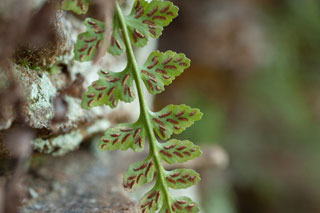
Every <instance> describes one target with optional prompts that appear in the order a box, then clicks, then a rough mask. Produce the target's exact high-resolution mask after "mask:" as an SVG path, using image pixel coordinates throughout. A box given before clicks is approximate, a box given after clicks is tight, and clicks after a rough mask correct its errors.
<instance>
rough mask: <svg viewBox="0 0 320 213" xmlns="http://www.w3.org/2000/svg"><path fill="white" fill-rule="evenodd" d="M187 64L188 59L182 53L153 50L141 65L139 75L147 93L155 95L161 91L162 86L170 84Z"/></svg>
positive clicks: (188, 62)
mask: <svg viewBox="0 0 320 213" xmlns="http://www.w3.org/2000/svg"><path fill="white" fill-rule="evenodd" d="M189 66H190V59H188V58H187V57H186V56H185V54H183V53H176V52H173V51H171V50H169V51H166V52H160V51H154V52H152V53H151V54H150V56H149V57H148V59H147V61H146V63H145V64H144V65H143V66H142V68H141V77H142V80H143V82H144V84H145V86H146V88H147V89H148V91H149V93H151V94H153V95H155V94H159V93H161V92H163V91H164V86H167V85H169V84H171V83H172V81H173V80H174V79H175V77H177V76H179V75H180V74H181V73H182V72H183V71H184V70H185V69H187V68H188V67H189Z"/></svg>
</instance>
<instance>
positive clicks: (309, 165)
mask: <svg viewBox="0 0 320 213" xmlns="http://www.w3.org/2000/svg"><path fill="white" fill-rule="evenodd" d="M174 3H175V4H177V5H178V6H179V7H180V16H179V17H178V18H177V19H176V20H175V21H174V22H173V23H172V24H171V25H170V26H169V27H168V28H166V30H165V31H164V36H162V37H161V38H162V39H160V49H161V50H167V49H172V50H174V51H177V52H185V53H186V54H187V56H188V57H190V58H191V59H192V66H191V68H189V69H188V70H186V71H185V73H184V74H183V75H181V76H180V77H178V78H177V79H176V81H175V83H174V84H172V85H171V86H169V87H168V89H167V90H166V92H165V93H163V94H161V95H159V96H157V98H156V108H157V109H160V108H162V107H163V106H165V105H166V104H169V103H175V104H179V103H185V104H188V105H190V106H192V107H198V108H200V109H201V110H202V112H204V114H205V115H204V118H203V119H202V121H200V122H197V123H196V125H193V127H191V128H190V130H188V131H186V132H185V134H184V135H181V136H180V137H181V138H188V139H190V140H192V141H194V142H195V143H197V144H202V145H214V144H218V145H220V146H221V147H223V148H224V149H225V150H226V152H227V153H228V155H229V157H230V164H229V166H228V168H227V169H225V170H224V171H217V172H213V173H212V178H211V180H210V179H209V180H208V179H206V180H205V181H207V182H202V184H203V185H205V186H210V187H209V188H208V187H205V190H203V192H202V196H203V197H202V198H203V203H202V205H203V207H204V212H210V213H211V212H213V213H271V212H272V213H277V212H279V213H280V212H281V213H298V212H299V213H305V212H307V213H313V212H315V213H318V212H320V169H319V164H320V154H319V153H320V125H319V124H320V73H319V71H320V70H319V68H320V1H319V0H303V1H302V0H201V1H198V0H185V1H181V0H176V1H174Z"/></svg>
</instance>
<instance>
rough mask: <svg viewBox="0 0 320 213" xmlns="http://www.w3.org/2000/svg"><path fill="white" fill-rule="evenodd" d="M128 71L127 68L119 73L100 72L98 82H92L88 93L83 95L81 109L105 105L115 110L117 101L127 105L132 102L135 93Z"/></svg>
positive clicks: (128, 68)
mask: <svg viewBox="0 0 320 213" xmlns="http://www.w3.org/2000/svg"><path fill="white" fill-rule="evenodd" d="M130 69H131V68H130V67H127V68H126V69H125V70H124V71H122V72H119V73H116V72H106V71H103V70H101V71H100V72H99V80H97V81H94V82H93V83H92V85H91V86H89V88H88V91H87V92H86V93H84V94H83V96H82V107H83V108H85V109H91V108H92V107H95V106H102V105H103V104H105V105H108V106H110V107H111V108H115V107H116V106H117V105H118V102H119V100H121V101H124V102H127V103H129V102H132V101H133V100H134V99H135V93H134V89H133V75H132V74H131V71H130Z"/></svg>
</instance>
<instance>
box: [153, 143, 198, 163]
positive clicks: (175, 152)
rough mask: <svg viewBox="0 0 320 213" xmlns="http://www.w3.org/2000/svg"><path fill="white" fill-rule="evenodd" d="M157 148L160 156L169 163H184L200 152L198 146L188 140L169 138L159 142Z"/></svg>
mask: <svg viewBox="0 0 320 213" xmlns="http://www.w3.org/2000/svg"><path fill="white" fill-rule="evenodd" d="M159 150H160V151H159V152H160V156H161V158H162V159H163V160H164V161H166V162H167V163H169V164H173V163H184V162H187V161H189V160H192V159H194V158H197V157H199V156H200V155H201V154H202V153H201V151H200V147H199V146H196V145H194V144H193V143H192V142H191V141H188V140H183V141H180V140H176V139H171V140H169V141H168V142H166V143H162V144H160V149H159Z"/></svg>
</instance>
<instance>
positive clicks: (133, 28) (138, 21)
mask: <svg viewBox="0 0 320 213" xmlns="http://www.w3.org/2000/svg"><path fill="white" fill-rule="evenodd" d="M178 10H179V9H178V7H176V6H175V5H173V3H172V2H169V1H159V0H154V1H152V2H150V3H148V2H147V1H145V0H136V1H135V3H134V5H133V8H132V10H131V13H130V14H129V15H128V16H126V22H127V24H128V30H129V36H130V40H131V42H132V43H133V44H134V45H135V46H137V47H143V46H145V45H146V44H147V42H148V40H149V37H152V38H159V37H160V35H161V34H162V31H163V27H165V26H168V25H169V24H170V23H171V21H172V20H173V19H174V18H175V17H177V15H178Z"/></svg>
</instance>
